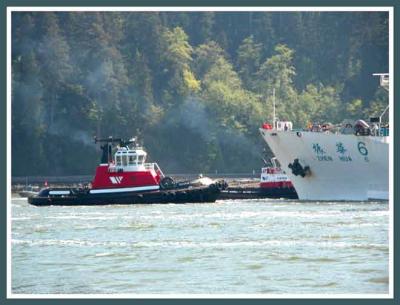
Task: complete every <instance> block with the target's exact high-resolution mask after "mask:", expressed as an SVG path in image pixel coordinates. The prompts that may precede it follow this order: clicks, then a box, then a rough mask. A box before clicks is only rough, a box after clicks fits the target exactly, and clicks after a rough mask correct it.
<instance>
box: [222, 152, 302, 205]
mask: <svg viewBox="0 0 400 305" xmlns="http://www.w3.org/2000/svg"><path fill="white" fill-rule="evenodd" d="M270 165H272V166H267V167H263V168H261V177H260V182H259V183H258V185H257V186H255V185H254V183H253V184H250V185H246V184H244V185H239V186H229V187H228V188H226V189H224V190H222V192H221V195H220V197H219V198H220V199H260V198H285V199H298V197H297V193H296V190H295V189H294V187H293V185H292V182H291V181H290V179H289V178H288V176H287V175H286V173H285V172H284V171H283V170H282V169H281V167H280V166H279V165H278V164H277V160H276V158H272V159H271V164H270Z"/></svg>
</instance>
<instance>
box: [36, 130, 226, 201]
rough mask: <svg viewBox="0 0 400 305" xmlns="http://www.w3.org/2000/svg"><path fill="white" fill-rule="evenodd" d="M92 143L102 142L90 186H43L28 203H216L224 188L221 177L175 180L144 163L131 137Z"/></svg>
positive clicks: (143, 153) (141, 152)
mask: <svg viewBox="0 0 400 305" xmlns="http://www.w3.org/2000/svg"><path fill="white" fill-rule="evenodd" d="M95 143H105V144H104V145H101V146H100V147H101V149H102V157H101V163H100V164H99V165H98V166H97V169H96V174H95V176H94V179H93V181H92V183H91V186H85V187H79V188H44V189H42V190H41V191H40V192H39V193H38V194H37V195H36V196H32V197H29V198H28V202H29V203H30V204H32V205H36V206H44V205H106V204H144V203H191V202H215V200H216V199H217V198H218V196H219V195H220V193H221V190H223V189H225V188H226V187H227V183H226V182H225V181H224V180H211V179H210V178H207V177H199V179H196V180H193V181H181V182H175V181H174V180H173V179H172V178H171V177H168V176H165V175H164V173H163V172H162V171H161V169H160V167H159V166H158V164H157V163H146V157H147V153H146V151H145V150H144V149H143V148H142V147H139V146H138V145H137V144H136V140H135V139H134V138H133V139H130V140H128V141H126V140H123V139H120V138H112V137H109V138H105V139H97V138H96V137H95ZM115 144H116V145H115ZM131 144H134V145H131ZM114 146H116V151H115V153H114V155H112V153H113V150H115V149H114V148H115V147H114Z"/></svg>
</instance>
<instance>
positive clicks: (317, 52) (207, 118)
mask: <svg viewBox="0 0 400 305" xmlns="http://www.w3.org/2000/svg"><path fill="white" fill-rule="evenodd" d="M388 52H389V51H388V14H387V13H385V12H14V13H13V15H12V174H13V175H14V176H26V175H74V174H76V175H78V174H90V173H93V170H94V167H95V166H96V164H97V162H98V161H99V160H98V159H99V157H98V156H99V155H100V153H99V149H98V148H96V146H95V145H94V143H93V138H92V137H93V136H94V135H97V136H100V137H108V136H111V135H112V136H118V137H132V136H137V137H139V140H140V142H141V143H142V144H144V145H145V147H146V149H147V150H148V152H149V154H150V157H151V159H153V160H156V161H157V162H158V163H159V164H160V165H161V166H162V168H163V169H164V171H165V172H197V173H199V172H215V171H217V172H249V171H252V170H257V169H259V168H260V167H261V166H262V159H261V157H262V151H263V148H264V146H265V143H264V142H263V140H262V139H261V137H260V135H259V132H258V126H260V124H261V123H262V122H263V121H271V119H272V99H271V97H272V92H273V91H275V93H276V104H277V106H276V109H277V116H278V117H279V118H281V119H290V120H292V121H293V122H294V124H295V127H297V128H303V127H305V126H306V124H307V123H308V122H310V121H319V122H325V121H329V122H332V123H339V122H341V121H342V120H343V119H348V118H353V119H356V118H364V119H365V118H368V116H369V115H371V114H378V113H380V112H381V111H382V110H383V109H384V108H385V107H386V105H387V93H386V92H385V91H384V90H382V89H381V88H379V84H378V80H377V79H376V78H374V77H373V76H372V73H377V72H388Z"/></svg>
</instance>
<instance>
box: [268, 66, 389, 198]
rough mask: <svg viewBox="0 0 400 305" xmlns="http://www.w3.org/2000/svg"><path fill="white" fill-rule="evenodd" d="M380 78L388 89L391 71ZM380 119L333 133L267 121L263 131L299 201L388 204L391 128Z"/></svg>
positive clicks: (344, 126)
mask: <svg viewBox="0 0 400 305" xmlns="http://www.w3.org/2000/svg"><path fill="white" fill-rule="evenodd" d="M375 75H378V76H380V79H381V80H380V83H381V86H383V87H384V88H385V89H386V90H388V86H389V75H388V74H387V73H382V74H375ZM388 108H389V105H388V106H387V107H386V109H385V110H384V111H383V113H382V114H381V115H380V116H379V117H372V118H370V122H369V123H370V124H368V123H367V122H365V121H363V120H357V121H355V122H353V123H349V122H347V123H346V124H342V125H341V126H338V128H336V129H337V130H334V129H333V128H331V126H322V125H316V126H311V127H310V128H309V129H306V130H293V128H292V123H291V122H288V121H277V122H275V118H274V119H273V124H272V125H271V124H267V123H264V124H263V125H262V127H261V128H260V133H261V136H262V137H263V139H264V140H265V142H266V143H267V144H268V146H269V147H270V148H271V150H272V152H273V153H274V155H275V156H276V157H277V159H278V160H279V162H280V163H281V165H282V167H283V168H284V169H286V170H287V173H288V176H289V178H290V181H291V182H292V183H293V185H294V187H295V189H296V191H297V194H298V197H299V199H300V200H325V201H326V200H327V201H330V200H335V201H336V200H352V201H364V200H388V198H389V142H390V141H389V139H390V138H389V128H388V123H384V122H383V121H382V117H383V116H384V114H385V113H386V112H387V110H388Z"/></svg>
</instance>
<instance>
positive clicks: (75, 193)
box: [28, 185, 221, 206]
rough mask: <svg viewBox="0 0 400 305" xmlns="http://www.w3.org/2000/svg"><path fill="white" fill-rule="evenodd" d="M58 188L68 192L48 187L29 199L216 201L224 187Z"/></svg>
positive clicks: (35, 201)
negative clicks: (54, 192)
mask: <svg viewBox="0 0 400 305" xmlns="http://www.w3.org/2000/svg"><path fill="white" fill-rule="evenodd" d="M57 192H58V193H62V192H65V195H50V194H49V189H47V190H46V189H45V190H42V191H41V192H40V193H39V194H38V195H37V196H34V197H29V198H28V202H29V203H30V204H32V205H36V206H48V205H109V204H154V203H196V202H215V201H216V200H217V199H218V197H219V195H220V193H221V188H220V187H218V186H217V185H213V186H207V187H193V188H184V189H170V190H159V191H149V192H141V193H138V192H122V193H121V192H119V193H107V194H92V193H90V192H89V190H84V189H64V190H60V189H58V190H57ZM67 192H69V194H67Z"/></svg>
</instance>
